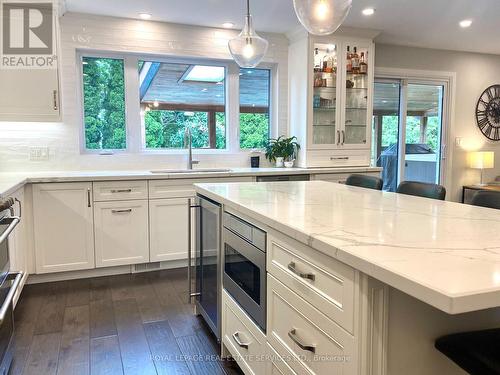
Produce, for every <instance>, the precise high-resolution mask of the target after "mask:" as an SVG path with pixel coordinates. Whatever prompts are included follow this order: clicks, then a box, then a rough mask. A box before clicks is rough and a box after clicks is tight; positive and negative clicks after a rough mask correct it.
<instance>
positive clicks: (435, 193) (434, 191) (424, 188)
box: [397, 181, 446, 201]
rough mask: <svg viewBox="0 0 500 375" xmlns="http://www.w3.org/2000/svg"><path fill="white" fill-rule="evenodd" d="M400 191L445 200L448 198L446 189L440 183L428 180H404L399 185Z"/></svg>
mask: <svg viewBox="0 0 500 375" xmlns="http://www.w3.org/2000/svg"><path fill="white" fill-rule="evenodd" d="M397 192H398V193H400V194H406V195H414V196H417V197H424V198H431V199H439V200H442V201H444V199H445V198H446V189H445V188H444V186H441V185H438V184H429V183H426V182H417V181H404V182H401V183H400V184H399V186H398V190H397Z"/></svg>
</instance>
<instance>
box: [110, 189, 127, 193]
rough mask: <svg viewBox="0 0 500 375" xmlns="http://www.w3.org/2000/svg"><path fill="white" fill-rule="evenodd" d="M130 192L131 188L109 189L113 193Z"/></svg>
mask: <svg viewBox="0 0 500 375" xmlns="http://www.w3.org/2000/svg"><path fill="white" fill-rule="evenodd" d="M131 192H132V189H113V190H111V193H112V194H115V193H131Z"/></svg>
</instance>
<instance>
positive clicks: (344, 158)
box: [330, 156, 349, 160]
mask: <svg viewBox="0 0 500 375" xmlns="http://www.w3.org/2000/svg"><path fill="white" fill-rule="evenodd" d="M330 160H349V156H342V157H338V158H336V157H333V156H332V157H331V158H330Z"/></svg>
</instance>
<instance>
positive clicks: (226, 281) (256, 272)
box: [223, 212, 267, 332]
mask: <svg viewBox="0 0 500 375" xmlns="http://www.w3.org/2000/svg"><path fill="white" fill-rule="evenodd" d="M223 225H224V230H223V239H224V245H223V254H224V272H223V286H224V289H226V291H227V292H228V293H229V294H230V295H231V296H232V297H233V298H234V299H235V300H236V302H238V304H239V305H240V306H241V307H242V308H243V310H245V311H246V312H247V314H248V315H249V316H250V317H251V318H252V319H253V320H254V321H255V323H257V325H259V326H260V328H262V330H264V332H265V330H266V237H267V235H266V232H264V231H263V230H261V229H259V228H257V227H256V226H254V225H252V224H250V223H248V222H246V221H244V220H242V219H240V218H238V217H237V216H234V215H231V214H230V213H227V212H225V213H224V220H223Z"/></svg>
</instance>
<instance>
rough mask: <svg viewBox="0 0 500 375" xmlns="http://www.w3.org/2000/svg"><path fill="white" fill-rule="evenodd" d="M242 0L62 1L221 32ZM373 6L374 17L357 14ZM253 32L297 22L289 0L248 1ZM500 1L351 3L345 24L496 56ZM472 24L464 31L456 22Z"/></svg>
mask: <svg viewBox="0 0 500 375" xmlns="http://www.w3.org/2000/svg"><path fill="white" fill-rule="evenodd" d="M244 7H245V1H244V0H101V1H89V0H66V8H67V10H68V11H70V12H80V13H92V14H101V15H109V16H117V17H127V18H138V13H140V12H147V13H151V14H152V15H153V20H157V21H166V22H175V23H184V24H192V25H202V26H214V27H220V26H221V24H222V23H223V22H227V21H230V22H234V23H235V24H236V27H237V28H240V27H241V24H242V20H243V13H244ZM365 7H374V8H375V9H376V12H375V14H374V15H373V16H370V17H366V16H363V15H362V14H361V10H362V9H364V8H365ZM251 8H252V14H253V16H254V21H255V25H256V27H257V30H260V31H269V32H279V33H285V32H288V31H291V30H294V29H296V28H297V27H298V26H299V23H298V21H297V19H296V17H295V13H294V11H293V4H292V0H252V1H251ZM499 18H500V0H353V8H352V10H351V13H350V14H349V16H348V18H347V20H346V22H345V24H346V25H347V26H351V27H361V28H368V29H377V30H381V34H380V35H379V36H378V37H377V39H376V41H377V42H381V43H390V44H398V45H408V46H418V47H429V48H438V49H449V50H461V51H474V52H485V53H495V54H500V23H499ZM463 19H471V20H473V24H472V26H471V27H470V28H468V29H461V28H460V27H459V26H458V22H459V21H461V20H463Z"/></svg>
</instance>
